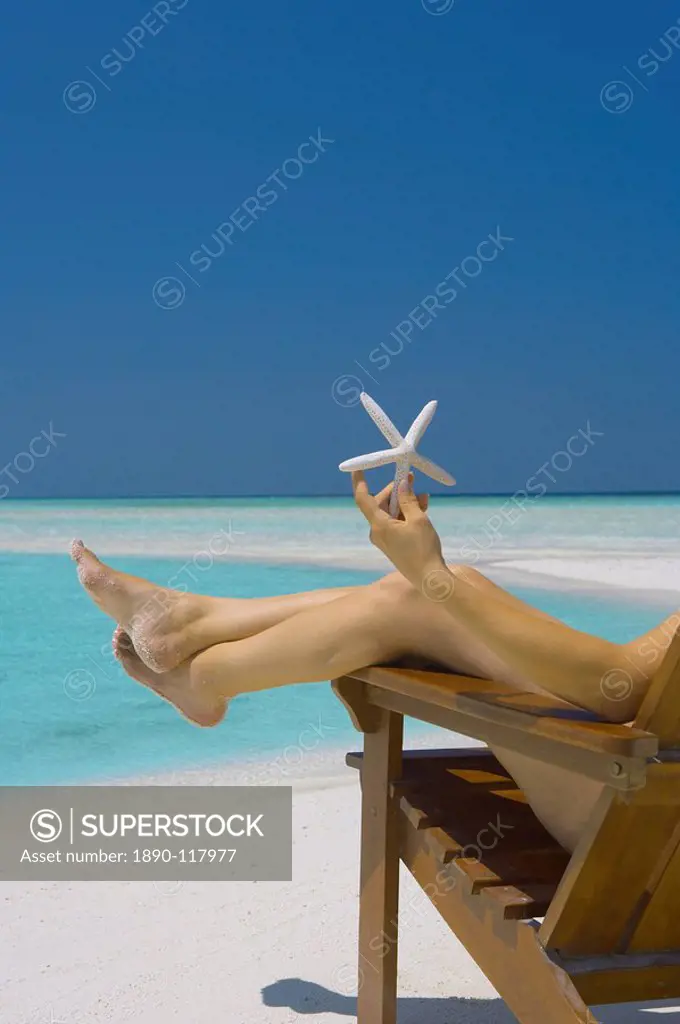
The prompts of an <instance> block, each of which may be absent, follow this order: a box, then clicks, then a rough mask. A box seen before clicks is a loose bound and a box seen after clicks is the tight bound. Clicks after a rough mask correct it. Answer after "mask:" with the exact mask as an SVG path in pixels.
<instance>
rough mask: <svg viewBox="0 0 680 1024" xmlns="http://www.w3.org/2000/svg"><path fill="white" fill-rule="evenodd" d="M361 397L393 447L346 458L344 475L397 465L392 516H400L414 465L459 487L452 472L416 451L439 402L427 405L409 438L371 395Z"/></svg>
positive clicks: (362, 402)
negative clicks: (401, 489) (401, 500)
mask: <svg viewBox="0 0 680 1024" xmlns="http://www.w3.org/2000/svg"><path fill="white" fill-rule="evenodd" d="M360 397H361V404H362V405H363V407H364V409H365V410H366V412H367V413H368V415H369V416H370V417H371V419H372V420H373V422H374V423H375V425H376V426H377V428H378V430H380V432H381V433H382V434H383V435H384V436H385V437H386V438H387V440H388V441H389V442H390V444H391V445H392V447H391V448H387V449H386V450H385V451H382V452H371V453H370V455H357V456H356V458H354V459H346V461H345V462H341V463H340V467H339V468H340V469H341V470H342V471H343V473H351V472H353V471H354V470H357V469H375V467H376V466H386V465H387V464H388V463H389V462H395V463H396V465H397V471H396V473H395V477H394V488H393V490H392V495H391V497H390V515H392V516H396V514H397V512H398V509H399V495H398V487H399V484H400V483H401V482H402V480H405V479H406V478H407V477H408V474H409V470H410V468H411V466H415V468H416V469H419V470H420V471H421V473H425V475H426V476H429V477H432V479H433V480H438V481H439V483H440V484H447V485H448V486H452V485H453V484H455V482H456V481H455V480H454V479H453V477H452V476H451V475H450V473H447V472H446V470H445V469H442V468H441V466H437V465H436V464H435V463H434V462H430V460H429V459H426V458H425V457H424V456H423V455H419V454H418V452H417V451H416V447H417V445H418V442H419V441H420V439H421V437H422V436H423V434H424V433H425V431H426V430H427V428H428V427H429V425H430V421H431V419H432V417H433V416H434V414H435V412H436V410H437V403H436V402H428V403H427V405H426V406H425V407H424V408H423V409H422V411H421V412H420V413H419V414H418V415H417V416H416V418H415V419H414V421H413V423H412V424H411V426H410V427H409V430H408V433H407V435H406V437H402V436H401V434H400V433H399V431H398V430H397V428H396V427H395V425H394V423H393V422H392V420H391V419H390V418H389V416H387V414H386V413H385V412H383V410H382V409H381V408H380V406H379V405H378V403H377V402H376V401H374V400H373V399H372V398H371V396H370V395H367V394H366V392H365V391H362V393H361V396H360Z"/></svg>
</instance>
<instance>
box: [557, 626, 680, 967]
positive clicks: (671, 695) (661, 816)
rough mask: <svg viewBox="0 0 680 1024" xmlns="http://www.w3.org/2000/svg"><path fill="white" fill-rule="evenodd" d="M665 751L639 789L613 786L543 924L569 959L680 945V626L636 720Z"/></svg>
mask: <svg viewBox="0 0 680 1024" xmlns="http://www.w3.org/2000/svg"><path fill="white" fill-rule="evenodd" d="M633 724H634V725H635V726H637V727H638V728H641V729H645V730H647V731H648V732H651V733H654V734H655V735H656V736H657V737H658V739H659V757H658V759H655V760H654V761H653V762H652V763H650V764H649V765H648V768H647V777H646V782H645V785H644V786H643V787H642V788H641V789H638V790H636V791H634V792H633V793H626V792H617V791H616V790H614V789H613V788H612V787H610V786H606V787H605V789H604V791H603V793H602V795H601V797H600V800H599V802H598V804H597V806H596V807H595V809H594V811H593V814H592V817H591V820H590V821H589V823H588V826H587V828H586V831H585V833H584V835H583V836H582V838H581V841H580V842H579V844H578V846H577V848H576V850H575V851H574V854H573V856H572V858H571V861H570V862H569V866H568V868H567V870H566V871H565V874H564V876H563V878H562V881H561V882H560V885H559V887H558V890H557V892H556V894H555V897H554V899H553V901H552V904H551V906H550V908H549V910H548V913H547V914H546V917H545V919H544V922H543V924H542V926H541V929H540V935H541V939H542V941H543V942H544V943H545V945H546V946H547V947H548V948H550V949H554V950H559V951H560V953H561V954H563V955H566V956H586V955H591V954H592V955H596V954H603V955H604V954H614V953H617V954H621V953H640V952H656V951H662V950H680V631H678V632H676V633H675V634H674V635H673V636H672V637H671V640H670V643H669V645H668V647H667V649H666V652H665V654H664V655H663V659H662V661H661V663H660V665H659V668H658V670H657V671H656V673H655V674H654V676H653V678H652V681H651V684H650V687H649V690H648V692H647V695H646V696H645V698H644V700H643V703H642V705H641V707H640V711H639V713H638V715H637V717H636V719H635V722H634V723H633Z"/></svg>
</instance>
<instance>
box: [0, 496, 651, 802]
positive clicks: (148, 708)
mask: <svg viewBox="0 0 680 1024" xmlns="http://www.w3.org/2000/svg"><path fill="white" fill-rule="evenodd" d="M88 514H89V513H88ZM83 532H84V531H83ZM114 562H115V564H116V566H117V567H119V568H121V569H124V570H126V571H129V572H133V573H135V574H138V575H142V576H148V577H150V578H151V579H153V580H154V581H156V582H158V583H159V584H167V583H168V582H169V581H171V580H172V579H173V578H176V577H177V574H178V573H179V572H180V570H181V569H182V567H183V566H186V564H187V563H186V559H185V558H181V559H178V558H175V559H171V558H158V557H156V558H132V557H124V558H116V559H114ZM192 564H193V563H192ZM204 565H205V566H206V567H204V568H203V569H201V570H198V569H196V567H195V566H194V567H193V569H192V570H191V571H192V572H193V573H194V575H195V577H196V584H195V586H194V589H197V590H200V591H201V592H203V593H208V594H215V595H219V594H226V595H231V596H240V597H254V596H264V595H267V594H275V593H282V592H290V591H295V590H307V589H310V588H313V587H321V586H338V585H349V584H353V583H362V582H366V581H368V580H370V579H372V578H374V576H375V574H374V573H366V572H358V571H352V570H344V571H337V570H332V569H330V568H327V567H316V568H315V567H305V566H300V565H288V566H284V565H275V566H272V565H262V564H258V563H231V562H226V561H220V562H218V561H215V562H214V563H213V564H212V565H211V566H209V567H208V566H207V563H204ZM187 571H188V570H186V569H185V570H184V572H185V574H186V572H187ZM0 579H1V580H2V591H1V593H0V780H1V781H2V782H3V783H5V784H13V785H16V784H31V785H35V784H40V783H43V784H45V783H60V782H68V781H80V780H85V779H100V778H106V777H108V778H111V777H115V776H124V775H132V774H139V773H147V772H155V771H162V770H168V769H175V768H183V767H188V766H191V767H194V766H199V765H203V764H210V763H213V762H217V761H220V762H224V761H234V762H238V761H244V760H252V759H259V758H267V757H275V756H277V755H280V753H281V752H282V751H284V750H286V751H288V753H287V754H286V761H287V763H288V762H290V763H291V764H293V763H294V760H295V758H296V757H298V756H299V758H300V759H302V758H303V757H304V758H310V757H313V756H314V752H315V751H321V750H322V748H324V747H327V746H352V747H355V746H356V745H357V741H358V737H357V735H356V733H355V732H354V730H353V729H352V727H351V726H350V724H349V720H348V718H347V716H346V713H345V711H344V709H343V708H342V706H341V705H340V704H339V703H338V701H337V700H336V699H335V698H334V697H333V695H332V693H331V690H330V687H329V686H328V685H327V684H318V685H306V686H290V687H285V688H284V689H280V690H272V691H267V692H264V693H258V694H251V695H246V696H243V697H240V698H237V699H236V700H234V701H233V702H232V705H231V707H230V710H229V714H228V716H227V719H226V720H225V722H224V724H223V725H222V726H220V727H219V728H218V729H215V730H200V729H197V728H195V727H194V726H192V725H190V724H189V723H187V722H186V721H184V720H183V719H182V718H180V717H179V716H178V715H177V714H176V712H175V711H174V710H173V709H172V708H171V707H169V706H168V705H167V704H165V703H164V702H163V701H161V700H159V699H158V698H157V697H156V696H155V695H154V694H152V693H150V692H149V691H148V690H145V689H144V688H143V687H141V686H137V685H136V684H135V683H133V682H132V681H131V680H130V679H128V678H127V676H125V675H124V673H123V672H122V671H121V670H120V669H119V667H118V665H117V664H116V662H115V660H114V659H113V656H112V655H111V653H110V636H111V632H112V628H113V624H112V623H111V622H110V621H109V620H108V619H107V618H106V617H105V616H104V615H102V614H101V613H100V612H99V611H98V610H97V609H96V608H95V607H94V605H92V603H91V602H90V601H89V600H88V598H87V597H86V595H85V594H84V592H83V591H82V590H81V588H80V587H79V586H78V584H77V581H76V576H75V572H74V568H73V565H72V563H71V562H70V560H69V559H68V557H67V556H65V555H60V556H57V555H40V554H17V553H16V552H11V553H7V552H5V553H4V554H3V553H1V552H0ZM187 582H188V583H190V581H189V580H187ZM520 593H521V596H523V597H525V598H527V599H529V600H531V601H533V602H534V603H535V604H537V605H539V606H540V607H542V608H544V609H545V610H546V611H549V612H551V613H552V614H556V615H559V616H561V617H563V618H564V619H565V620H566V621H567V622H569V623H570V624H571V625H573V626H575V627H577V628H581V629H587V630H590V631H592V632H596V633H600V634H601V635H603V636H607V637H609V638H611V639H612V640H625V639H629V638H631V637H632V636H634V635H636V634H637V633H639V632H642V631H643V630H644V629H646V628H648V627H649V626H651V625H652V624H654V622H656V621H658V620H659V619H660V618H661V616H662V615H663V614H664V613H667V612H668V611H670V606H667V607H662V606H659V607H654V606H652V605H650V604H645V605H640V606H639V607H638V606H636V605H635V604H633V603H629V602H626V601H623V600H616V599H614V598H612V599H611V600H608V601H607V600H603V599H602V598H599V597H598V598H595V597H592V596H590V597H588V596H586V597H582V596H581V595H579V594H574V593H564V594H563V593H560V592H558V591H549V590H540V591H538V590H537V591H527V590H523V591H521V592H520Z"/></svg>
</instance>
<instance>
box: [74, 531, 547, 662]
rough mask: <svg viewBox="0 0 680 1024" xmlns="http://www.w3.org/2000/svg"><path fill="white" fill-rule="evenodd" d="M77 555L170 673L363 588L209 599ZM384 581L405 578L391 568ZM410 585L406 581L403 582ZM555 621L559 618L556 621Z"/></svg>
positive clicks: (143, 650) (482, 584)
mask: <svg viewBox="0 0 680 1024" xmlns="http://www.w3.org/2000/svg"><path fill="white" fill-rule="evenodd" d="M72 555H73V558H74V560H75V561H76V563H77V565H78V575H79V577H80V580H81V582H82V584H83V585H84V587H85V588H86V590H87V592H88V593H89V595H90V597H91V598H92V599H93V600H94V601H95V603H96V604H97V605H98V606H99V607H100V608H101V610H102V611H103V612H105V613H106V614H107V615H110V616H111V618H113V619H115V620H116V622H118V624H119V625H121V626H122V627H123V629H124V630H125V632H126V633H128V634H129V635H130V636H131V637H132V639H133V643H134V645H135V647H136V649H137V652H138V654H139V655H140V657H141V658H142V660H143V661H144V662H145V664H147V665H148V666H149V667H150V668H151V669H153V670H154V671H155V672H167V671H170V670H171V669H173V668H176V667H177V665H179V664H181V662H183V661H185V660H186V659H187V658H189V657H191V655H193V654H195V653H196V652H197V651H202V650H205V649H206V648H207V647H212V646H213V645H215V644H220V643H227V642H230V641H233V640H242V639H244V638H245V637H249V636H254V635H255V634H256V633H261V632H262V631H263V630H265V629H269V628H270V627H271V626H275V625H276V624H277V623H279V622H282V621H284V620H285V619H288V618H290V617H291V616H292V615H297V614H299V613H300V612H301V611H306V610H307V609H309V608H316V607H319V606H321V605H324V604H327V603H328V602H329V601H335V600H337V599H338V598H340V597H347V596H348V595H349V594H351V593H355V592H358V591H360V590H361V589H363V588H362V587H360V586H358V587H331V588H327V589H322V590H311V591H305V592H302V593H298V594H281V595H277V596H275V597H261V598H233V597H208V596H205V595H202V594H190V593H182V592H180V591H178V590H172V589H170V588H169V587H159V586H158V585H157V584H155V583H151V582H150V581H149V580H145V579H141V578H140V577H138V576H131V575H129V574H128V573H123V572H119V571H118V570H116V569H112V568H111V567H110V566H108V565H105V564H104V563H103V562H101V561H99V559H98V558H97V557H96V556H95V555H94V554H93V553H92V552H91V551H89V550H88V549H87V548H85V547H84V546H83V544H82V542H81V541H75V542H74V544H73V547H72ZM451 568H452V569H456V568H458V571H464V573H465V578H466V579H467V580H468V582H469V583H470V584H471V585H472V586H474V587H477V588H479V589H480V590H482V591H483V592H485V593H486V594H488V595H489V596H492V597H495V598H496V599H497V600H499V601H500V602H501V603H502V604H503V605H504V606H506V607H508V608H522V609H523V610H524V611H525V612H527V613H530V614H533V615H535V616H538V617H539V618H546V619H550V616H548V615H546V613H545V612H541V611H539V610H538V609H537V608H533V607H532V606H531V605H528V604H526V603H525V602H524V601H520V599H519V598H517V597H514V596H513V595H512V594H509V593H507V591H505V590H503V589H502V588H501V587H498V586H496V584H494V583H492V582H491V580H488V579H486V577H484V576H482V575H481V573H479V572H477V571H476V570H475V569H465V570H463V569H462V567H456V566H452V567H451ZM385 579H395V580H401V581H402V582H404V581H403V579H402V577H401V576H400V574H399V573H397V572H392V573H390V574H389V575H388V576H386V577H385ZM404 585H406V584H404ZM553 621H554V620H553Z"/></svg>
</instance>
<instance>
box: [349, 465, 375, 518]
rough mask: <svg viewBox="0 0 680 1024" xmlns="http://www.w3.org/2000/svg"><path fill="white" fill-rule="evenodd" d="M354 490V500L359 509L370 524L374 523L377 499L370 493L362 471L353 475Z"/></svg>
mask: <svg viewBox="0 0 680 1024" xmlns="http://www.w3.org/2000/svg"><path fill="white" fill-rule="evenodd" d="M352 490H353V491H354V500H355V502H356V503H357V505H358V506H359V509H360V510H361V511H362V512H363V514H364V516H365V517H366V519H367V520H368V521H369V523H370V522H372V521H373V516H374V514H375V498H374V497H373V496H372V494H371V493H370V491H369V489H368V484H367V483H366V478H365V476H364V474H363V473H362V472H361V470H357V471H355V472H354V473H352Z"/></svg>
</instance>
